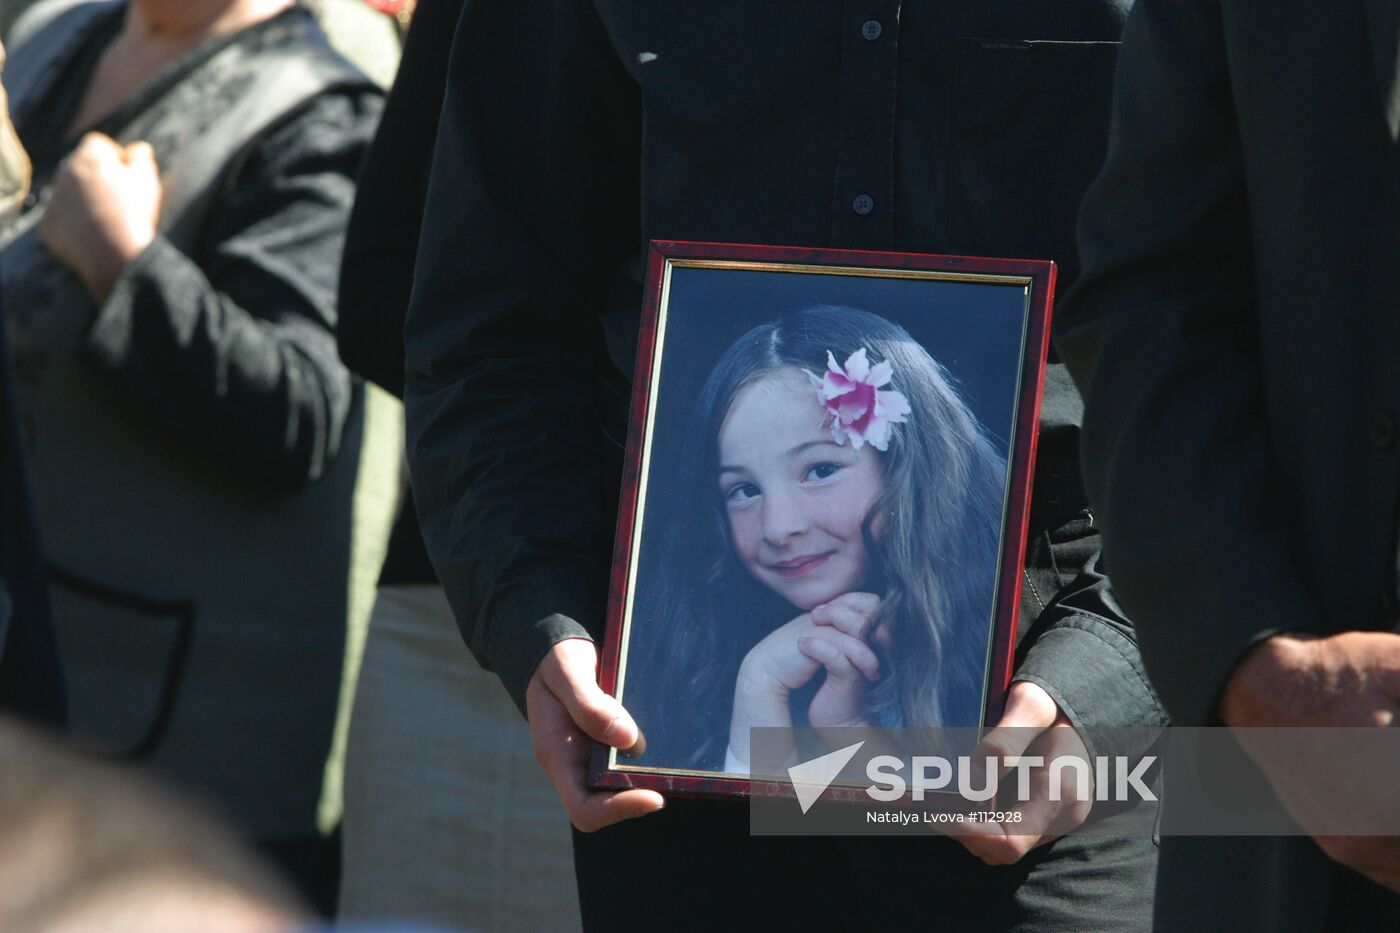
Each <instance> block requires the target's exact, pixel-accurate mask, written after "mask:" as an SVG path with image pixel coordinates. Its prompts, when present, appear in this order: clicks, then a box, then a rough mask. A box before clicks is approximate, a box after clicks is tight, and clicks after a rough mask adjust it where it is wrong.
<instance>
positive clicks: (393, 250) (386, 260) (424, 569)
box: [336, 0, 462, 586]
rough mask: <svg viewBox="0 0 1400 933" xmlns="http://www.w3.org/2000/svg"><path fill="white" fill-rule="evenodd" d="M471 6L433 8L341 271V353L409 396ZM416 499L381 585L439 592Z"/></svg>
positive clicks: (413, 42)
mask: <svg viewBox="0 0 1400 933" xmlns="http://www.w3.org/2000/svg"><path fill="white" fill-rule="evenodd" d="M461 12H462V0H425V2H422V3H419V4H418V6H417V7H416V8H415V10H414V13H413V24H412V26H411V27H410V29H409V31H408V36H407V37H406V38H405V39H404V55H403V61H402V63H401V64H400V66H399V71H398V75H397V76H396V77H395V78H394V87H393V89H392V90H391V91H390V92H389V99H388V100H387V101H386V102H385V104H384V115H383V117H382V118H381V119H380V121H379V131H378V132H377V133H376V134H375V137H374V142H372V143H371V144H370V147H369V152H368V153H366V155H365V164H364V167H363V168H362V169H361V170H360V177H359V181H358V183H357V186H356V192H355V207H354V209H353V210H352V211H351V212H350V226H349V228H348V229H347V230H346V231H345V255H344V258H343V260H342V262H341V264H340V300H339V304H338V307H337V310H338V312H339V320H338V322H337V326H336V344H337V345H338V346H339V348H340V357H341V359H342V360H344V361H345V365H346V366H348V367H349V368H350V370H351V371H352V372H354V373H355V374H357V375H359V376H363V377H364V378H366V379H369V380H370V381H372V382H375V383H377V384H378V385H379V386H380V387H382V388H383V389H385V390H386V391H389V392H392V393H394V394H395V395H397V396H400V397H402V396H403V324H404V318H405V317H407V316H408V297H409V294H410V293H411V292H412V290H413V263H414V260H415V258H416V257H417V255H418V230H419V227H420V226H421V223H422V219H423V207H424V202H425V200H426V198H427V196H428V171H429V169H430V168H431V167H432V163H433V143H434V141H435V140H436V139H437V126H438V116H439V114H440V113H441V111H442V99H443V96H444V95H445V94H446V88H447V57H448V54H449V53H450V52H451V50H452V35H453V32H454V30H455V27H456V25H457V17H458V16H459V15H460V14H461ZM436 582H437V578H436V577H435V576H434V575H433V568H432V565H431V564H430V563H429V562H428V554H427V551H426V550H425V549H424V547H423V536H422V532H421V531H420V530H419V528H418V513H417V510H416V509H415V507H414V503H413V494H412V491H411V490H410V491H409V494H408V496H407V497H406V499H405V501H404V503H403V505H402V506H401V507H400V510H399V517H398V519H397V521H395V523H394V531H393V534H392V536H391V537H390V539H389V551H388V553H387V554H386V555H385V558H384V569H383V571H382V573H381V575H380V578H379V583H380V585H381V586H385V585H394V584H408V583H436Z"/></svg>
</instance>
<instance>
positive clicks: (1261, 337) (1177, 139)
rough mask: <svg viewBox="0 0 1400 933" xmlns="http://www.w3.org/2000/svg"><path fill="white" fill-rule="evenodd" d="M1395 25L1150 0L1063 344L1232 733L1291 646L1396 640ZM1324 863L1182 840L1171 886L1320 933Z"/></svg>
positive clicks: (1279, 6)
mask: <svg viewBox="0 0 1400 933" xmlns="http://www.w3.org/2000/svg"><path fill="white" fill-rule="evenodd" d="M1397 27H1400V5H1397V4H1396V3H1394V2H1393V0H1366V2H1361V3H1355V4H1340V5H1326V6H1319V5H1317V4H1312V3H1303V2H1300V0H1287V2H1284V3H1273V4H1268V5H1267V6H1265V5H1259V4H1248V3H1233V2H1223V0H1143V2H1141V3H1139V4H1138V6H1137V8H1136V9H1135V11H1134V13H1133V15H1132V16H1131V17H1130V19H1129V22H1128V27H1127V33H1126V37H1125V44H1124V49H1123V54H1122V56H1121V62H1122V64H1121V72H1120V75H1119V87H1118V93H1117V97H1116V106H1115V111H1114V121H1115V122H1114V127H1113V134H1112V138H1111V143H1110V149H1109V154H1108V163H1107V166H1106V168H1105V169H1104V171H1103V174H1102V176H1101V177H1100V178H1099V180H1098V181H1097V182H1096V183H1095V185H1094V187H1093V189H1092V190H1091V192H1090V194H1089V196H1088V198H1087V200H1086V203H1085V207H1084V212H1083V218H1082V221H1081V226H1080V236H1081V244H1082V249H1083V259H1084V265H1085V270H1086V271H1085V277H1084V279H1083V280H1082V281H1081V283H1080V285H1079V287H1078V288H1077V289H1076V291H1075V292H1074V294H1073V295H1072V296H1071V298H1070V300H1069V301H1068V302H1067V303H1066V304H1065V306H1064V307H1062V309H1061V314H1060V318H1059V322H1058V341H1059V346H1060V348H1061V350H1062V352H1063V353H1064V355H1065V358H1066V360H1067V361H1068V362H1069V364H1070V366H1071V369H1072V370H1073V372H1074V375H1075V378H1076V379H1077V381H1078V382H1079V385H1080V387H1081V389H1082V390H1083V392H1084V397H1085V403H1086V416H1085V421H1084V453H1085V472H1086V476H1087V478H1088V483H1089V489H1090V493H1091V498H1092V500H1093V502H1094V507H1095V510H1096V513H1097V515H1098V516H1099V519H1100V521H1101V522H1102V524H1103V526H1104V529H1105V531H1104V535H1105V542H1106V545H1105V548H1106V557H1107V559H1108V561H1109V562H1110V565H1111V567H1112V569H1113V579H1114V583H1115V585H1116V587H1117V589H1118V591H1119V592H1120V593H1121V595H1122V598H1123V601H1124V603H1125V605H1126V606H1127V607H1128V608H1129V610H1130V611H1131V612H1132V613H1133V617H1134V619H1135V620H1136V621H1137V623H1138V628H1139V632H1140V639H1141V643H1142V653H1143V657H1144V659H1145V660H1146V662H1147V664H1148V669H1149V671H1150V672H1151V674H1152V677H1153V680H1154V682H1155V683H1156V684H1157V687H1158V690H1159V691H1160V692H1161V695H1162V697H1163V699H1164V701H1165V702H1166V705H1167V707H1168V709H1169V710H1170V712H1171V713H1172V715H1173V717H1174V718H1175V720H1176V721H1178V722H1181V723H1183V724H1188V725H1200V724H1206V723H1209V722H1212V721H1216V720H1215V705H1216V702H1217V700H1218V698H1219V694H1220V691H1221V688H1222V687H1223V685H1224V683H1225V681H1226V678H1227V677H1228V676H1229V674H1230V672H1231V670H1232V668H1233V666H1234V665H1235V663H1236V662H1237V661H1238V660H1239V659H1240V657H1241V655H1242V654H1243V653H1244V652H1245V651H1246V650H1247V649H1248V648H1249V647H1250V646H1251V645H1252V644H1254V643H1256V642H1258V641H1259V640H1261V639H1263V638H1266V637H1267V636H1269V635H1271V634H1274V633H1277V632H1285V631H1303V632H1308V631H1311V632H1319V633H1330V632H1338V631H1343V630H1348V629H1362V628H1389V627H1391V625H1392V624H1393V622H1394V618H1395V613H1396V601H1395V579H1394V566H1395V559H1396V541H1395V504H1396V486H1397V481H1400V449H1397V429H1396V417H1397V412H1400V379H1397V378H1396V373H1397V365H1396V361H1397V360H1400V313H1397V312H1400V264H1398V263H1397V262H1396V257H1397V256H1400V158H1397V141H1396V130H1397V119H1400V97H1397V93H1396V91H1397V88H1396V56H1397V43H1396V35H1397ZM1167 784H1168V789H1170V786H1171V780H1170V775H1168V781H1167ZM1168 810H1170V797H1169V798H1168ZM1232 845H1233V844H1232ZM1297 847H1304V849H1298V848H1297ZM1307 847H1310V844H1308V843H1306V842H1295V843H1288V844H1278V846H1277V847H1275V849H1273V850H1269V851H1263V849H1265V848H1267V847H1266V846H1263V845H1262V844H1261V843H1257V842H1250V843H1248V844H1247V845H1241V846H1236V847H1234V848H1230V847H1226V848H1224V849H1219V850H1218V851H1217V852H1216V853H1215V855H1213V856H1209V857H1208V856H1207V855H1206V854H1204V853H1203V850H1202V846H1201V845H1200V844H1197V843H1178V842H1176V841H1172V843H1170V845H1164V848H1163V868H1162V871H1163V878H1164V879H1166V878H1167V877H1168V876H1169V874H1170V875H1171V876H1172V877H1173V878H1174V879H1176V880H1183V879H1182V878H1181V877H1180V876H1177V875H1176V874H1175V872H1176V871H1177V870H1178V869H1183V870H1185V872H1186V877H1185V879H1184V880H1185V881H1188V882H1189V891H1190V894H1189V895H1185V894H1173V893H1172V892H1170V891H1167V889H1165V888H1164V889H1163V891H1164V896H1163V897H1162V898H1160V899H1159V905H1160V906H1161V907H1163V908H1166V907H1171V908H1172V909H1173V910H1174V911H1176V913H1174V914H1173V915H1172V916H1171V922H1170V924H1168V926H1167V928H1168V929H1177V928H1186V927H1188V926H1191V925H1192V924H1193V923H1195V924H1199V923H1201V922H1205V923H1207V924H1208V925H1210V926H1217V927H1223V926H1230V927H1231V928H1234V929H1239V928H1241V927H1240V926H1239V925H1237V924H1233V923H1229V922H1228V918H1230V917H1232V916H1234V912H1242V913H1244V914H1246V915H1248V916H1247V918H1246V917H1241V918H1240V919H1241V920H1242V921H1245V920H1246V919H1247V921H1248V923H1249V924H1252V925H1253V926H1252V927H1251V928H1258V929H1271V930H1283V929H1317V928H1319V926H1320V924H1321V922H1322V914H1323V912H1325V910H1326V908H1327V903H1328V902H1327V890H1328V887H1329V885H1330V884H1331V883H1332V882H1331V878H1332V873H1331V872H1330V871H1329V870H1328V868H1327V867H1326V864H1325V862H1324V861H1323V860H1322V859H1321V856H1320V854H1319V853H1317V850H1316V849H1311V852H1310V853H1309V852H1308V851H1306V848H1307ZM1205 848H1207V849H1208V848H1209V847H1205ZM1176 853H1182V859H1183V860H1178V859H1177V857H1176ZM1187 860H1189V862H1194V868H1195V869H1196V870H1195V871H1192V870H1191V869H1192V867H1193V866H1192V865H1191V864H1189V863H1188V861H1187ZM1226 864H1228V865H1229V866H1230V867H1229V869H1228V870H1224V866H1225V865H1226ZM1339 875H1340V873H1339ZM1353 877H1354V876H1353ZM1347 883H1348V884H1351V882H1350V881H1348V882H1347ZM1372 887H1373V890H1378V889H1374V886H1372ZM1186 889H1187V888H1186V885H1185V884H1183V886H1182V890H1186ZM1348 899H1353V900H1354V897H1352V896H1351V895H1348V897H1347V898H1342V899H1340V900H1338V901H1334V903H1340V902H1341V901H1343V900H1348ZM1397 904H1400V902H1397V901H1396V900H1394V899H1389V900H1388V905H1389V906H1388V908H1387V909H1388V910H1389V911H1390V913H1388V914H1387V915H1386V919H1385V920H1384V922H1385V923H1387V924H1388V927H1387V928H1390V929H1393V928H1394V927H1395V923H1396V918H1397V917H1400V914H1398V913H1396V912H1395V911H1396V910H1397ZM1206 918H1210V919H1208V920H1207V919H1206ZM1222 918H1225V919H1222Z"/></svg>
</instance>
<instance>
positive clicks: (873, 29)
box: [860, 19, 884, 42]
mask: <svg viewBox="0 0 1400 933" xmlns="http://www.w3.org/2000/svg"><path fill="white" fill-rule="evenodd" d="M883 31H884V30H883V29H881V28H880V24H879V23H878V22H877V21H875V20H873V19H868V20H866V21H865V25H864V26H862V27H860V34H861V35H862V36H865V38H867V39H869V40H870V41H871V42H874V41H875V40H876V39H878V38H880V33H881V32H883Z"/></svg>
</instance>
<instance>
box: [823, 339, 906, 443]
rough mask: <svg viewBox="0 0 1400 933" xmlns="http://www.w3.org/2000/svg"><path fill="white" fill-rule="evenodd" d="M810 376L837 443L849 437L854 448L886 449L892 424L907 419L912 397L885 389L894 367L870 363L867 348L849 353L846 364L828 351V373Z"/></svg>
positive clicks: (901, 422)
mask: <svg viewBox="0 0 1400 933" xmlns="http://www.w3.org/2000/svg"><path fill="white" fill-rule="evenodd" d="M807 378H809V379H811V380H812V385H813V386H814V387H815V388H816V390H817V398H818V399H820V401H821V403H822V404H823V405H824V406H826V411H827V415H828V418H827V425H828V426H829V427H830V428H831V437H832V439H833V440H835V441H836V443H838V444H844V443H846V439H847V438H850V441H851V447H852V448H853V449H855V450H860V449H861V447H863V446H865V445H866V444H869V445H870V446H871V447H874V448H875V449H876V450H880V451H883V450H887V449H889V446H890V426H891V425H895V424H903V423H904V422H905V421H906V420H907V419H908V416H909V412H910V408H909V399H907V398H905V396H904V393H903V392H900V391H899V390H897V389H885V388H882V386H887V385H889V383H890V380H891V379H893V378H894V368H893V367H892V366H890V364H889V363H888V362H884V363H876V364H875V365H874V366H871V365H870V360H869V359H867V358H866V355H865V348H864V347H861V348H860V349H858V350H856V351H855V352H854V353H852V354H851V355H850V356H848V357H847V358H846V365H845V366H838V365H836V357H835V356H833V355H832V353H831V351H830V350H828V351H826V372H825V373H824V374H823V375H822V376H820V377H818V376H815V375H813V374H812V373H808V374H807Z"/></svg>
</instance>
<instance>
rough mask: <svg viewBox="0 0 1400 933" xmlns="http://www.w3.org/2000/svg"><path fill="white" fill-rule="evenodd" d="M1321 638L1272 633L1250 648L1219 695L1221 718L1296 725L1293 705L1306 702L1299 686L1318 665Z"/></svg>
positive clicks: (1242, 723) (1241, 723)
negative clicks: (1272, 634)
mask: <svg viewBox="0 0 1400 933" xmlns="http://www.w3.org/2000/svg"><path fill="white" fill-rule="evenodd" d="M1322 642H1323V640H1322V639H1319V638H1315V637H1312V636H1307V635H1274V636H1272V637H1270V638H1267V639H1265V640H1264V641H1262V642H1260V643H1259V644H1257V645H1255V646H1254V647H1253V648H1251V649H1250V650H1249V651H1248V652H1247V653H1246V654H1245V656H1244V658H1243V659H1242V660H1241V661H1240V663H1239V664H1238V665H1236V667H1235V670H1234V672H1233V673H1232V674H1231V675H1230V679H1229V680H1227V681H1226V683H1225V689H1224V690H1223V691H1221V694H1220V704H1219V712H1220V718H1221V719H1222V720H1223V721H1224V722H1225V724H1226V725H1230V726H1241V727H1256V726H1284V725H1296V724H1298V723H1299V722H1300V721H1301V720H1302V718H1303V717H1302V715H1301V713H1300V711H1299V710H1297V709H1296V708H1295V707H1296V706H1297V705H1298V703H1299V702H1300V701H1306V690H1303V689H1300V688H1301V687H1303V685H1304V684H1305V683H1306V682H1307V680H1308V679H1309V674H1310V672H1311V671H1313V670H1315V669H1316V667H1317V665H1318V654H1319V652H1320V651H1321V650H1322Z"/></svg>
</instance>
